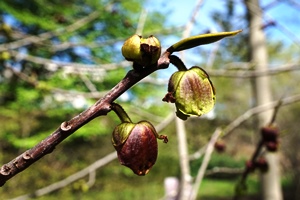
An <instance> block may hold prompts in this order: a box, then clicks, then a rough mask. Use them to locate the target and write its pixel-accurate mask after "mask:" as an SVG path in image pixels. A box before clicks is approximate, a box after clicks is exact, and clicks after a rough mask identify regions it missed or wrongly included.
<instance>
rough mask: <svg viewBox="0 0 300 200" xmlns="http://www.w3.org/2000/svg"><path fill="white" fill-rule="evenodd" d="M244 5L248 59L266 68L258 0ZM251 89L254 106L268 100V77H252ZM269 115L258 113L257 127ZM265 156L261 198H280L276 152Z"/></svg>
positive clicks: (256, 66)
mask: <svg viewBox="0 0 300 200" xmlns="http://www.w3.org/2000/svg"><path fill="white" fill-rule="evenodd" d="M245 5H246V8H247V14H248V20H249V48H250V54H249V59H250V62H252V63H253V65H254V70H266V69H267V68H268V54H267V47H266V39H265V34H264V32H263V29H262V10H261V8H260V6H259V0H245ZM253 91H254V101H255V102H254V104H255V106H258V105H262V104H266V103H268V102H270V101H271V100H272V97H271V88H270V84H269V77H268V76H261V77H256V78H254V79H253ZM271 117H272V111H271V110H270V111H268V112H264V113H261V114H260V115H258V123H257V126H258V127H257V128H261V127H263V126H266V125H267V124H268V123H270V120H271ZM265 157H266V159H267V162H268V164H269V170H268V172H267V173H262V174H261V184H262V199H263V200H282V191H281V186H280V169H279V156H278V153H266V154H265Z"/></svg>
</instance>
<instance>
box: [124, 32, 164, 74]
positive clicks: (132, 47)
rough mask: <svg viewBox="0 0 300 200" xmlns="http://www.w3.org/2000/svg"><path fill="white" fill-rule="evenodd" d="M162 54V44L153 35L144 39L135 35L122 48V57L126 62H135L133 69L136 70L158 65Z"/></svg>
mask: <svg viewBox="0 0 300 200" xmlns="http://www.w3.org/2000/svg"><path fill="white" fill-rule="evenodd" d="M160 54H161V45H160V42H159V40H158V39H157V38H156V37H154V36H153V35H150V36H149V37H148V38H143V37H142V36H140V35H137V34H135V35H133V36H131V37H130V38H128V39H127V40H126V41H125V42H124V44H123V46H122V55H123V56H124V57H125V59H126V60H128V61H133V67H134V68H135V69H136V70H140V69H142V68H143V67H148V66H150V65H153V64H156V63H157V61H158V59H159V57H160Z"/></svg>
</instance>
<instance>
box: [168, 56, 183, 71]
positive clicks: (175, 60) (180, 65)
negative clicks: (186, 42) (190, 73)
mask: <svg viewBox="0 0 300 200" xmlns="http://www.w3.org/2000/svg"><path fill="white" fill-rule="evenodd" d="M169 58H170V63H172V64H173V65H174V66H175V67H176V68H177V69H178V71H187V70H188V69H187V68H186V66H185V64H184V63H183V62H182V60H181V59H180V58H179V57H177V56H175V55H171V56H170V57H169Z"/></svg>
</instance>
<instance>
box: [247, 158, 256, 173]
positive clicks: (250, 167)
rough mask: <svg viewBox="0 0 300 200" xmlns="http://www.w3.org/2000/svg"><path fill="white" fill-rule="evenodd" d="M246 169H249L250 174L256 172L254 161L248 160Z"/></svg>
mask: <svg viewBox="0 0 300 200" xmlns="http://www.w3.org/2000/svg"><path fill="white" fill-rule="evenodd" d="M246 168H247V170H248V171H249V172H254V170H255V164H254V163H253V162H252V161H250V160H248V161H247V162H246Z"/></svg>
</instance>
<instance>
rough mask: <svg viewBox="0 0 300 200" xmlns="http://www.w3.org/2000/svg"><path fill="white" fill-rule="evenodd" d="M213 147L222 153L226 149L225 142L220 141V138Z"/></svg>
mask: <svg viewBox="0 0 300 200" xmlns="http://www.w3.org/2000/svg"><path fill="white" fill-rule="evenodd" d="M215 149H216V151H217V152H219V153H223V152H224V151H225V149H226V144H225V142H224V141H222V140H219V141H217V142H216V143H215Z"/></svg>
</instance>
